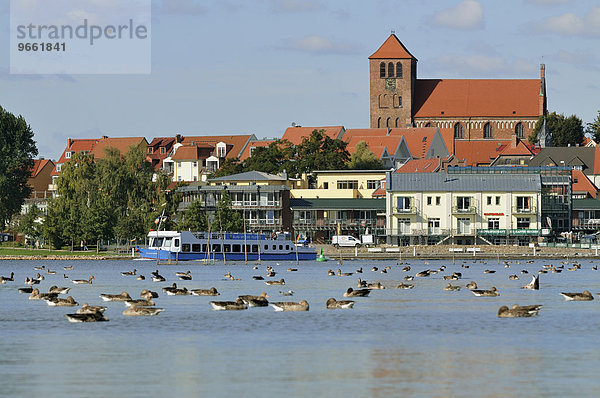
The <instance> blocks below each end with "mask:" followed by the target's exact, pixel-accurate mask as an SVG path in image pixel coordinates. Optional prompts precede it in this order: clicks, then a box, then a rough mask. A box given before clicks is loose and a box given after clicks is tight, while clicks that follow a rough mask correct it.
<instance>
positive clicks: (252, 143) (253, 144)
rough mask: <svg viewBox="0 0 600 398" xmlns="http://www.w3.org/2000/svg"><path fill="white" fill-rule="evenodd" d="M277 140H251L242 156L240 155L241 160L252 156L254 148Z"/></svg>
mask: <svg viewBox="0 0 600 398" xmlns="http://www.w3.org/2000/svg"><path fill="white" fill-rule="evenodd" d="M273 142H275V140H262V141H250V142H249V143H248V145H246V148H244V151H243V152H242V156H240V160H241V161H244V160H246V159H248V158H249V157H250V151H251V150H252V148H261V147H265V146H269V145H271V144H272V143H273Z"/></svg>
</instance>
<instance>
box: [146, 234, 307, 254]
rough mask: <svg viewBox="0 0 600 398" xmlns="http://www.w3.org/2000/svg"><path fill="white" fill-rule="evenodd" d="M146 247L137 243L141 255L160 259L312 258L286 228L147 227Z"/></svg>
mask: <svg viewBox="0 0 600 398" xmlns="http://www.w3.org/2000/svg"><path fill="white" fill-rule="evenodd" d="M148 238H149V240H150V244H149V245H148V247H139V246H138V247H137V251H138V252H139V253H140V256H141V257H143V258H151V259H156V258H157V257H158V259H159V260H175V261H180V260H212V259H214V260H223V259H224V258H225V260H234V261H235V260H238V261H239V260H249V261H255V260H258V259H260V260H266V261H268V260H296V259H298V260H315V259H316V258H317V252H316V250H315V248H314V247H312V245H309V244H308V243H306V242H305V243H294V242H292V240H291V236H290V233H289V232H278V233H274V234H273V235H270V236H268V235H265V234H256V233H249V234H243V233H222V234H221V233H216V232H211V233H208V232H190V231H150V233H148Z"/></svg>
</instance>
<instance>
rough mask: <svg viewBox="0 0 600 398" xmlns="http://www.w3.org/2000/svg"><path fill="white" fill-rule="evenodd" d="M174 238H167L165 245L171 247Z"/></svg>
mask: <svg viewBox="0 0 600 398" xmlns="http://www.w3.org/2000/svg"><path fill="white" fill-rule="evenodd" d="M172 240H173V238H165V243H164V244H163V247H171V241H172Z"/></svg>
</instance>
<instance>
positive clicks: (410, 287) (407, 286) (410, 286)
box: [396, 283, 415, 289]
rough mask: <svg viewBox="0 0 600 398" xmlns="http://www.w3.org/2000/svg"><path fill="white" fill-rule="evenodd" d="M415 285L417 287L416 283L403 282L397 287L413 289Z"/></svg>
mask: <svg viewBox="0 0 600 398" xmlns="http://www.w3.org/2000/svg"><path fill="white" fill-rule="evenodd" d="M413 287H415V285H413V284H411V283H401V284H399V285H398V286H397V287H396V289H412V288H413Z"/></svg>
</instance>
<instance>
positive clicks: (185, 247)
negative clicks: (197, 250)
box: [181, 243, 190, 252]
mask: <svg viewBox="0 0 600 398" xmlns="http://www.w3.org/2000/svg"><path fill="white" fill-rule="evenodd" d="M181 251H182V252H189V251H190V244H189V243H184V244H183V245H181Z"/></svg>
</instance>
